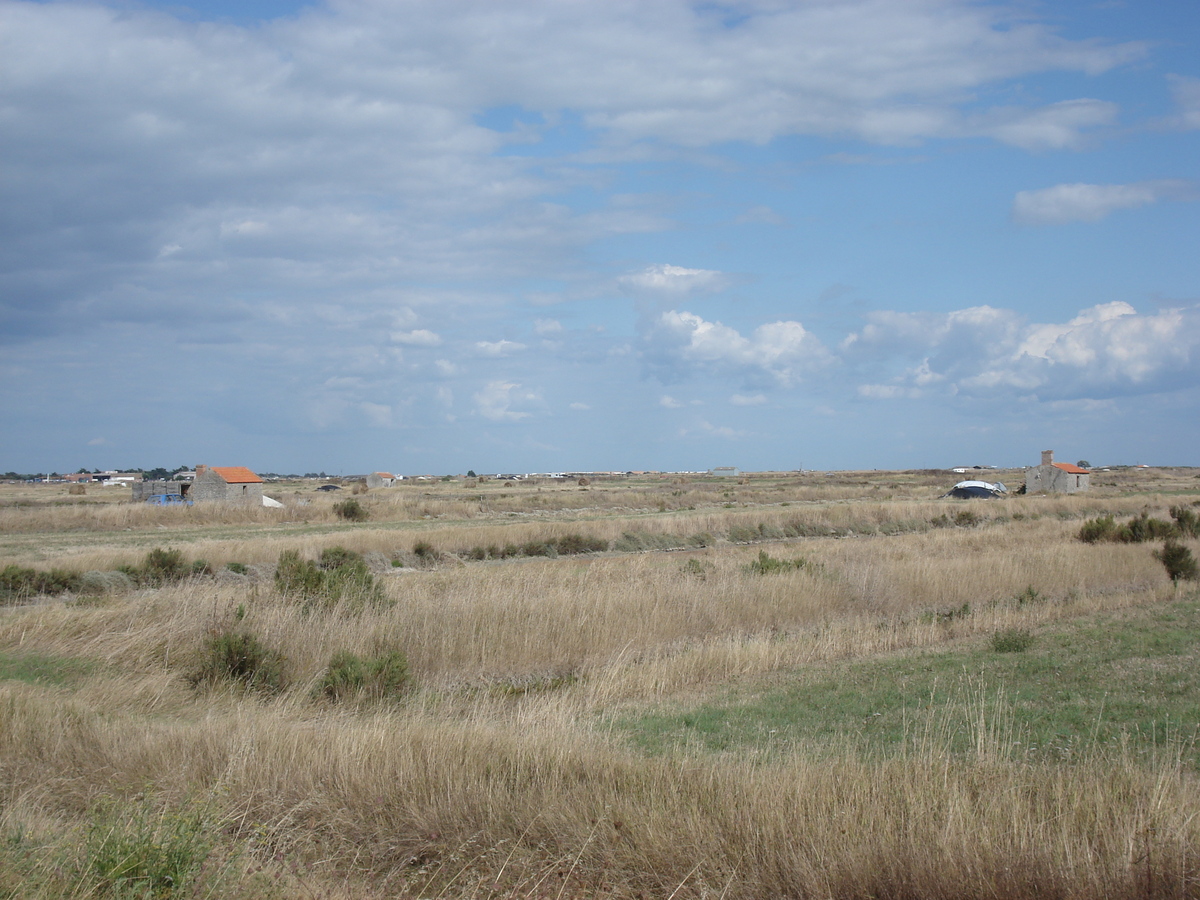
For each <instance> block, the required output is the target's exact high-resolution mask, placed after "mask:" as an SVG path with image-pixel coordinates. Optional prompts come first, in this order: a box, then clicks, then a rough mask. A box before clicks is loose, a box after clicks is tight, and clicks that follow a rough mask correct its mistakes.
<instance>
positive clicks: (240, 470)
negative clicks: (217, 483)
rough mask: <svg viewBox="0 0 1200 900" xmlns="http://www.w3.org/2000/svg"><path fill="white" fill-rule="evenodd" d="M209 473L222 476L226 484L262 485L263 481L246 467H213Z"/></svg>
mask: <svg viewBox="0 0 1200 900" xmlns="http://www.w3.org/2000/svg"><path fill="white" fill-rule="evenodd" d="M209 471H212V472H216V473H217V474H218V475H220V476H221V477H222V478H223V479H224V480H225V483H226V484H262V479H261V478H259V477H258V476H257V475H255V474H254V473H253V472H251V471H250V470H249V469H247V468H246V467H245V466H211V467H210V468H209Z"/></svg>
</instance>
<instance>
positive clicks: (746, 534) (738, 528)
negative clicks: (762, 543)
mask: <svg viewBox="0 0 1200 900" xmlns="http://www.w3.org/2000/svg"><path fill="white" fill-rule="evenodd" d="M759 537H760V535H759V533H758V529H757V528H753V527H751V526H750V525H731V526H729V541H730V543H733V544H748V543H750V542H751V541H757V540H758V539H759Z"/></svg>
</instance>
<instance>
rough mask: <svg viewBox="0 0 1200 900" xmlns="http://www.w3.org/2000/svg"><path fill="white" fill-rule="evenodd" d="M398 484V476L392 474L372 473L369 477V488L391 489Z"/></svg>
mask: <svg viewBox="0 0 1200 900" xmlns="http://www.w3.org/2000/svg"><path fill="white" fill-rule="evenodd" d="M395 483H396V476H395V475H393V474H392V473H391V472H372V473H371V474H370V475H368V476H367V487H369V488H380V487H391V486H392V485H393V484H395Z"/></svg>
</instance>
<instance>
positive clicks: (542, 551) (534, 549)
mask: <svg viewBox="0 0 1200 900" xmlns="http://www.w3.org/2000/svg"><path fill="white" fill-rule="evenodd" d="M521 553H522V554H523V555H525V556H558V553H557V551H555V549H554V544H552V543H550V542H548V541H526V542H525V543H524V544H522V545H521Z"/></svg>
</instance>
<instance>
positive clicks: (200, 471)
mask: <svg viewBox="0 0 1200 900" xmlns="http://www.w3.org/2000/svg"><path fill="white" fill-rule="evenodd" d="M1045 458H1046V454H1045V453H1043V454H1042V459H1043V460H1044V459H1045ZM207 469H208V466H203V465H199V464H197V466H196V477H197V478H199V477H200V476H201V474H203V473H204V472H205V471H206V470H207Z"/></svg>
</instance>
